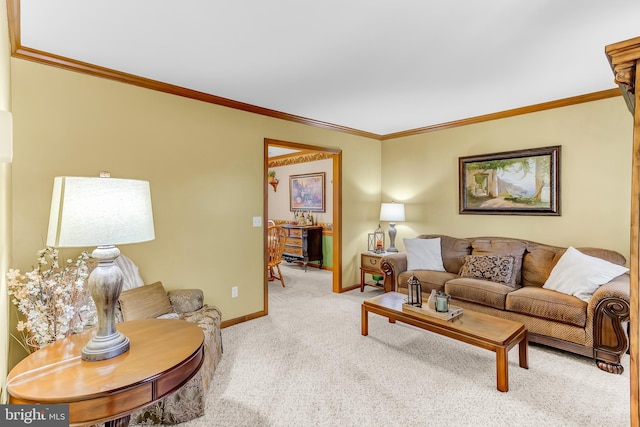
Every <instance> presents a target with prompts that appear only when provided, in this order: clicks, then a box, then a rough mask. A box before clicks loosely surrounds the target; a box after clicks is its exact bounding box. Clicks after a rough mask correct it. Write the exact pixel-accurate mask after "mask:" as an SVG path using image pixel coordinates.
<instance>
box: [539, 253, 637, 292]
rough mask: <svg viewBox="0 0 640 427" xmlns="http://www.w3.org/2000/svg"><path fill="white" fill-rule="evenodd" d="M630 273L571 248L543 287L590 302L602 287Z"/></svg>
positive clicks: (624, 268) (619, 266) (620, 267)
mask: <svg viewBox="0 0 640 427" xmlns="http://www.w3.org/2000/svg"><path fill="white" fill-rule="evenodd" d="M627 271H629V269H628V268H626V267H623V266H621V265H617V264H614V263H611V262H609V261H605V260H603V259H601V258H597V257H593V256H589V255H585V254H583V253H582V252H580V251H579V250H577V249H576V248H574V247H572V246H569V248H567V250H566V252H565V253H564V254H562V256H561V257H560V259H559V260H558V263H557V264H556V265H555V267H553V270H551V274H549V278H548V279H547V281H546V282H545V283H544V285H543V286H542V287H543V288H545V289H551V290H554V291H557V292H562V293H563V294H567V295H574V296H576V297H578V298H580V299H581V300H583V301H586V302H589V298H591V295H593V293H594V292H595V291H596V290H597V289H598V288H599V287H600V286H602V285H604V284H605V283H608V282H610V281H611V280H613V279H614V278H616V277H618V276H620V275H621V274H624V273H626V272H627Z"/></svg>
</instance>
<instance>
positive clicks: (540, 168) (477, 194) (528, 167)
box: [458, 145, 560, 216]
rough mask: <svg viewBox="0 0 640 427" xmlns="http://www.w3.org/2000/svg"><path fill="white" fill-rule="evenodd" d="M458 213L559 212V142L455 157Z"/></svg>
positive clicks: (553, 214)
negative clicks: (522, 148) (456, 163)
mask: <svg viewBox="0 0 640 427" xmlns="http://www.w3.org/2000/svg"><path fill="white" fill-rule="evenodd" d="M458 174H459V186H460V188H459V196H460V213H461V214H481V215H550V216H559V215H560V146H559V145H557V146H553V147H542V148H531V149H526V150H516V151H506V152H502V153H492V154H483V155H478V156H466V157H460V158H459V159H458Z"/></svg>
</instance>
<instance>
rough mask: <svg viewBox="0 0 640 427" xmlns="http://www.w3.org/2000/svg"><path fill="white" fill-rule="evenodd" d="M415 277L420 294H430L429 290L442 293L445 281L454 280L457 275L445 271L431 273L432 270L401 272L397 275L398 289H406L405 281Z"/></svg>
mask: <svg viewBox="0 0 640 427" xmlns="http://www.w3.org/2000/svg"><path fill="white" fill-rule="evenodd" d="M414 274H415V276H416V277H417V278H418V280H420V287H421V290H422V293H425V294H428V293H431V290H433V289H435V290H436V291H442V290H443V289H444V284H445V282H446V281H447V280H451V279H455V278H457V277H458V275H457V274H454V273H449V272H447V271H433V270H415V271H403V272H402V273H400V274H399V275H398V289H407V287H408V286H407V281H408V280H409V279H410V278H411V276H413V275H414Z"/></svg>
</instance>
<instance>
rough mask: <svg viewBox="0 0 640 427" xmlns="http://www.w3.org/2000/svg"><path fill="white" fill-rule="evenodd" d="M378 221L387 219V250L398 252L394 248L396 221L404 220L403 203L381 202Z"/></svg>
mask: <svg viewBox="0 0 640 427" xmlns="http://www.w3.org/2000/svg"><path fill="white" fill-rule="evenodd" d="M380 221H389V248H388V249H387V252H398V249H396V246H395V245H396V221H404V203H394V202H391V203H383V204H382V205H381V206H380Z"/></svg>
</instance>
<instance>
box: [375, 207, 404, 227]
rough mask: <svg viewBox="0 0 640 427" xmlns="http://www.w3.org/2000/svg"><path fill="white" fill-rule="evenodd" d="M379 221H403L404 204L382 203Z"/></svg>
mask: <svg viewBox="0 0 640 427" xmlns="http://www.w3.org/2000/svg"><path fill="white" fill-rule="evenodd" d="M380 221H391V222H396V221H404V203H383V204H382V205H381V206H380Z"/></svg>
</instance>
